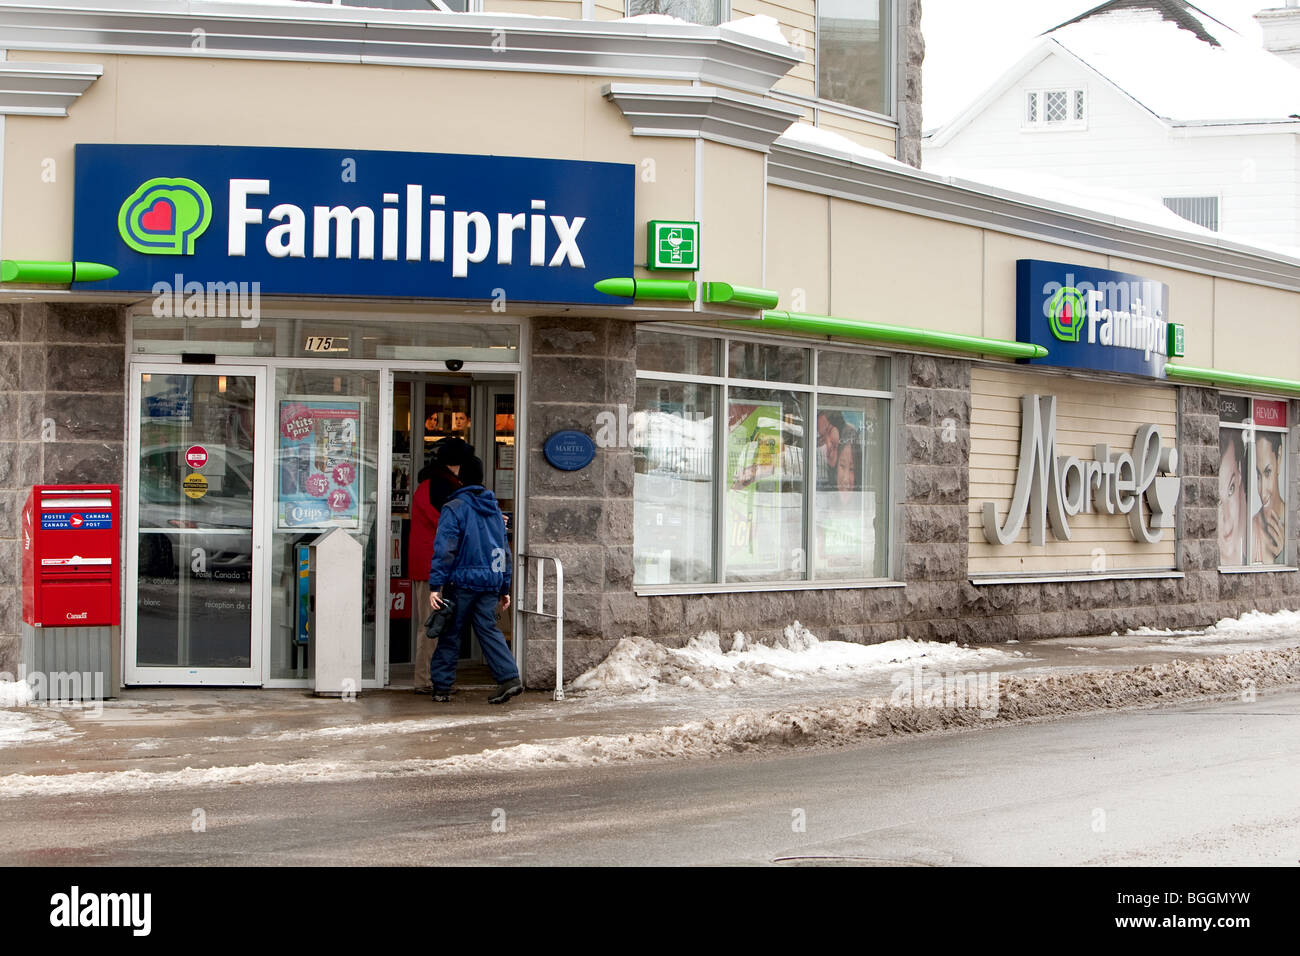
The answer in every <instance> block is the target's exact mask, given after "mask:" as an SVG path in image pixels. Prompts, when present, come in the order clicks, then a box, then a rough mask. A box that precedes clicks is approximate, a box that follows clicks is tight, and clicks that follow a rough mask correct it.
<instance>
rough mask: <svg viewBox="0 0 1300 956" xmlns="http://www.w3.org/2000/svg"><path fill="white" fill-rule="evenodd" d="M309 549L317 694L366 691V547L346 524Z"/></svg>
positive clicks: (337, 694) (319, 695) (343, 694)
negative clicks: (363, 593)
mask: <svg viewBox="0 0 1300 956" xmlns="http://www.w3.org/2000/svg"><path fill="white" fill-rule="evenodd" d="M308 548H309V549H310V561H311V599H312V607H313V611H312V614H311V623H310V625H309V630H308V633H309V634H310V635H311V643H312V648H313V650H314V652H315V657H316V684H315V691H316V696H317V697H345V696H348V697H350V696H355V695H358V694H360V693H361V582H362V580H363V578H364V577H365V574H364V568H363V567H362V552H361V545H360V544H359V543H358V542H357V540H356V539H355V538H353V537H352V536H351V535H350V534H348V533H347V532H346V531H344V530H343V529H342V528H330V530H328V531H326V532H325V533H324V534H323V535H321V536H320V537H319V538H317V539H316V540H315V541H313V542H312V543H311V544H310V545H308Z"/></svg>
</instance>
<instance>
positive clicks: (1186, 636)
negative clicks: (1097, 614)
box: [1126, 611, 1300, 650]
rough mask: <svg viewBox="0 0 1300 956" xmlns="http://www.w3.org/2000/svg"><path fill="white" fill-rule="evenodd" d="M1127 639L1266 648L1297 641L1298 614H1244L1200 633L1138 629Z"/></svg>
mask: <svg viewBox="0 0 1300 956" xmlns="http://www.w3.org/2000/svg"><path fill="white" fill-rule="evenodd" d="M1126 634H1127V635H1128V636H1130V637H1158V638H1161V641H1160V642H1159V644H1158V645H1156V646H1158V647H1162V648H1168V649H1169V650H1177V649H1179V648H1192V647H1203V646H1204V647H1210V646H1214V645H1224V644H1225V642H1226V645H1227V646H1232V645H1236V644H1241V643H1250V644H1269V643H1272V642H1281V641H1300V611H1275V612H1272V613H1269V612H1267V611H1247V612H1246V613H1245V614H1243V615H1241V617H1225V618H1223V619H1222V620H1220V621H1218V622H1216V623H1214V624H1211V625H1210V626H1209V627H1207V628H1205V629H1204V630H1201V631H1189V630H1161V629H1160V628H1154V627H1139V628H1135V629H1133V630H1130V631H1127V632H1126ZM1151 647H1152V645H1149V644H1148V645H1142V646H1141V647H1135V648H1134V650H1150V649H1151Z"/></svg>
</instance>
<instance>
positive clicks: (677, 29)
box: [0, 0, 802, 93]
mask: <svg viewBox="0 0 1300 956" xmlns="http://www.w3.org/2000/svg"><path fill="white" fill-rule="evenodd" d="M0 49H8V50H48V51H66V52H77V53H82V52H85V53H100V54H137V55H150V56H186V57H220V58H236V59H240V58H243V59H271V60H301V61H316V62H331V63H368V64H386V65H396V66H426V67H443V68H455V69H481V70H518V71H526V72H542V73H567V74H576V75H589V76H605V77H636V78H641V79H661V80H669V79H671V80H688V81H693V82H700V83H704V84H708V85H720V86H728V87H733V88H737V89H743V90H750V91H755V92H759V93H764V92H766V91H767V90H769V89H771V87H772V85H773V84H774V83H776V82H777V80H779V79H780V78H781V77H783V76H784V75H785V74H786V73H787V72H788V71H789V70H790V68H791V67H793V66H794V65H795V64H796V63H799V62H801V61H802V54H801V53H799V52H797V51H796V50H794V49H793V48H791V47H787V46H784V45H782V44H778V43H775V42H773V41H771V40H766V39H763V38H760V37H754V36H750V35H747V34H744V33H740V32H737V31H733V30H723V29H720V28H718V27H706V26H695V25H693V24H661V23H646V22H638V21H630V22H623V21H595V20H592V21H584V20H569V19H562V18H558V17H529V16H505V15H489V14H464V13H450V14H449V13H436V12H428V13H426V12H424V11H408V10H374V9H362V8H357V7H335V6H326V5H316V4H306V3H304V4H301V5H292V6H290V5H283V6H268V5H258V4H240V3H217V2H205V0H195V2H178V0H131V2H130V3H129V4H127V3H122V2H121V0H117V2H97V0H72V2H69V0H56V2H44V3H43V2H40V0H28V2H26V3H0Z"/></svg>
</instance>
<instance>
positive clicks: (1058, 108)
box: [1023, 89, 1088, 130]
mask: <svg viewBox="0 0 1300 956" xmlns="http://www.w3.org/2000/svg"><path fill="white" fill-rule="evenodd" d="M1087 120H1088V100H1087V94H1086V92H1085V91H1084V90H1082V89H1062V90H1026V91H1025V113H1024V124H1023V128H1024V129H1033V130H1048V129H1083V128H1084V127H1085V126H1086V125H1087Z"/></svg>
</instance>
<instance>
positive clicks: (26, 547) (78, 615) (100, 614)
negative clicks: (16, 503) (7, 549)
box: [22, 485, 122, 628]
mask: <svg viewBox="0 0 1300 956" xmlns="http://www.w3.org/2000/svg"><path fill="white" fill-rule="evenodd" d="M118 491H119V489H118V486H117V485H36V486H34V487H33V488H32V490H31V494H29V495H28V496H27V504H26V505H25V506H24V507H23V518H22V536H23V622H24V623H26V624H29V625H31V626H33V627H43V628H66V627H72V628H76V627H116V626H118V625H119V624H121V617H122V613H121V607H122V602H121V598H120V595H121V588H122V575H121V555H122V552H121V545H120V539H119V533H120V529H121V508H120V507H119V499H118Z"/></svg>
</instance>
